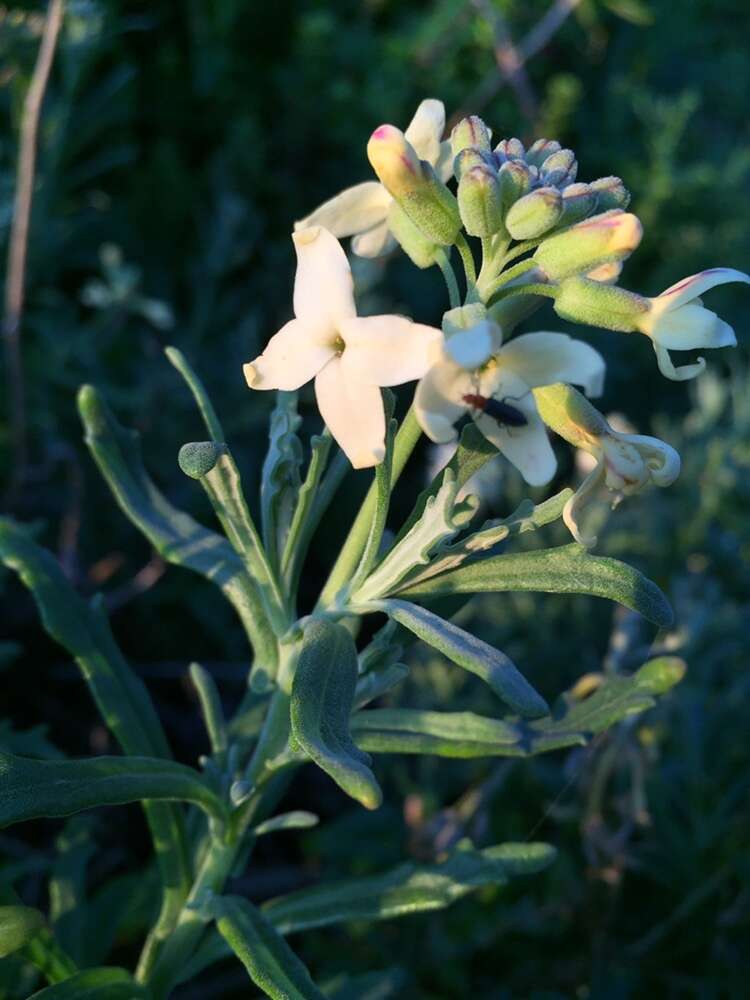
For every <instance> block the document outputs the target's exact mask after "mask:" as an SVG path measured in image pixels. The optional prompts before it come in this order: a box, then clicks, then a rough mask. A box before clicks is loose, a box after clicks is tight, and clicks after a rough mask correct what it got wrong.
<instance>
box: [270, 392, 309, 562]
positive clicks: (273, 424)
mask: <svg viewBox="0 0 750 1000" xmlns="http://www.w3.org/2000/svg"><path fill="white" fill-rule="evenodd" d="M301 422H302V419H301V417H299V416H298V414H297V393H296V392H278V393H277V394H276V405H275V407H274V409H273V413H272V414H271V421H270V425H269V429H268V451H267V453H266V457H265V460H264V462H263V471H262V475H261V483H260V508H261V521H262V525H263V544H264V546H265V550H266V552H267V554H268V557H269V559H270V561H271V565H272V566H273V567H274V569H275V571H276V572H277V573H278V572H279V570H280V568H281V557H282V554H283V551H284V545H285V543H286V539H287V535H288V534H289V528H290V526H291V523H292V518H293V516H294V509H295V506H296V504H297V497H298V494H299V488H300V485H301V484H300V474H299V469H300V465H301V464H302V445H301V443H300V439H299V438H298V437H297V429H298V427H299V425H300V423H301Z"/></svg>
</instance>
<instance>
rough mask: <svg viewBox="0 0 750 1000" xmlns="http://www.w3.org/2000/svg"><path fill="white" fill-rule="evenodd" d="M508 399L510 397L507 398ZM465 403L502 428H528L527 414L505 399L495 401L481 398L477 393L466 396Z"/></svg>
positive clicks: (490, 398)
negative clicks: (490, 418)
mask: <svg viewBox="0 0 750 1000" xmlns="http://www.w3.org/2000/svg"><path fill="white" fill-rule="evenodd" d="M505 398H506V399H509V398H510V397H508V396H506V397H505ZM464 403H466V404H467V405H468V406H471V407H473V409H475V410H481V411H482V412H483V413H486V414H487V416H488V417H492V419H493V420H494V421H495V422H496V423H498V424H500V426H501V427H526V426H527V424H528V422H529V421H528V420H527V419H526V414H525V413H524V412H523V411H522V410H519V409H518V407H517V406H511V405H510V403H506V402H505V399H493V398H492V397H491V396H480V395H478V394H477V393H469V395H467V396H464Z"/></svg>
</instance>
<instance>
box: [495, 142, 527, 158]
mask: <svg viewBox="0 0 750 1000" xmlns="http://www.w3.org/2000/svg"><path fill="white" fill-rule="evenodd" d="M525 152H526V151H525V150H524V148H523V143H522V142H521V140H520V139H503V140H502V141H501V142H499V143H498V144H497V146H495V156H496V157H497V162H498V163H505V162H506V161H507V160H523V158H524V156H525Z"/></svg>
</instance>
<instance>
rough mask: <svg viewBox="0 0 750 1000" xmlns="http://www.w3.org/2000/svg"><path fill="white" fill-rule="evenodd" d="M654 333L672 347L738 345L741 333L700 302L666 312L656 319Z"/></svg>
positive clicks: (658, 338)
mask: <svg viewBox="0 0 750 1000" xmlns="http://www.w3.org/2000/svg"><path fill="white" fill-rule="evenodd" d="M650 336H651V337H652V338H653V339H654V340H656V341H658V343H659V344H661V346H662V347H666V348H667V350H669V351H689V350H692V349H693V348H695V347H736V346H737V337H736V336H735V333H734V330H733V329H732V327H731V326H730V325H729V323H725V322H724V320H723V319H719V317H718V316H717V315H716V313H715V312H711V310H710V309H704V308H703V306H701V305H698V303H697V302H689V303H687V304H686V305H683V306H679V307H678V308H677V309H670V310H669V311H667V312H665V313H662V315H661V316H659V318H658V319H657V320H656V322H655V323H654V325H653V327H652V329H651V333H650Z"/></svg>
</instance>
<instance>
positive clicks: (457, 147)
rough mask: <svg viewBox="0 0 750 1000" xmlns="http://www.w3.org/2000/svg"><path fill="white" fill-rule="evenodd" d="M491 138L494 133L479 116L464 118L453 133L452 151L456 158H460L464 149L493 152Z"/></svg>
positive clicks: (451, 139) (451, 140)
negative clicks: (473, 147)
mask: <svg viewBox="0 0 750 1000" xmlns="http://www.w3.org/2000/svg"><path fill="white" fill-rule="evenodd" d="M491 138H492V133H491V132H490V130H489V129H488V128H487V126H486V125H485V124H484V122H483V121H482V119H481V118H480V117H479V116H478V115H469V117H468V118H462V119H461V121H460V122H459V123H458V125H456V126H455V127H454V129H453V131H452V132H451V138H450V143H451V150H452V151H453V155H454V156H458V154H459V153H460V152H461V150H462V149H467V148H468V147H469V146H475V147H476V148H477V149H480V150H481V151H482V152H485V153H489V152H491V151H492V144H491V142H490V140H491Z"/></svg>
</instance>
